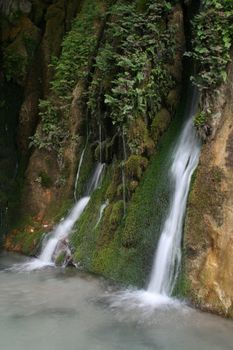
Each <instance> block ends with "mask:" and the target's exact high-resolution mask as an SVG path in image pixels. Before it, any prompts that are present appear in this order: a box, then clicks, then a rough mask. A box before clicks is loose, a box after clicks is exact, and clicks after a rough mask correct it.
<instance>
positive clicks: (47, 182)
mask: <svg viewBox="0 0 233 350" xmlns="http://www.w3.org/2000/svg"><path fill="white" fill-rule="evenodd" d="M38 179H39V182H40V184H41V186H42V187H44V188H50V187H51V186H52V185H53V181H52V179H51V178H50V177H49V175H48V174H47V173H46V172H45V171H41V172H40V173H39V178H38Z"/></svg>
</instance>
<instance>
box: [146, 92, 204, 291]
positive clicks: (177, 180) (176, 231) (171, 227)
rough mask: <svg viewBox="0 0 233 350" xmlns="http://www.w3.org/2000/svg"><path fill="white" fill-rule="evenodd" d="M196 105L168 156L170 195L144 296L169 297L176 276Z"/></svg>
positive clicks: (195, 156)
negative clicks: (170, 154) (170, 162)
mask: <svg viewBox="0 0 233 350" xmlns="http://www.w3.org/2000/svg"><path fill="white" fill-rule="evenodd" d="M197 102H198V98H197V95H196V94H194V95H193V101H192V103H191V105H190V107H189V110H188V111H187V114H188V116H187V117H188V120H187V122H186V124H185V126H184V128H183V131H182V133H181V135H180V137H179V139H178V142H177V144H176V147H175V149H174V152H173V155H172V164H171V168H170V177H171V181H172V187H173V188H172V192H173V194H172V197H171V204H170V209H169V212H168V215H167V218H166V220H165V223H164V227H163V231H162V233H161V236H160V240H159V243H158V247H157V251H156V254H155V259H154V266H153V269H152V274H151V279H150V282H149V285H148V289H147V290H148V292H151V293H153V294H158V295H161V296H165V297H166V296H171V294H172V291H173V288H174V285H175V283H176V279H177V276H178V273H179V267H180V262H181V240H182V228H183V219H184V215H185V210H186V203H187V197H188V192H189V186H190V181H191V177H192V174H193V172H194V170H195V169H196V167H197V164H198V160H199V153H200V142H199V140H198V138H197V135H196V132H195V128H194V126H193V116H194V115H195V113H196V110H197Z"/></svg>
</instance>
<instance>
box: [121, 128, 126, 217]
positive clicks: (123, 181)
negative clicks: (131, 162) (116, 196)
mask: <svg viewBox="0 0 233 350" xmlns="http://www.w3.org/2000/svg"><path fill="white" fill-rule="evenodd" d="M122 143H123V155H124V163H125V162H126V159H127V154H126V144H125V134H124V130H122ZM124 167H125V164H124V165H123V166H122V187H123V203H124V215H125V213H126V186H125V168H124Z"/></svg>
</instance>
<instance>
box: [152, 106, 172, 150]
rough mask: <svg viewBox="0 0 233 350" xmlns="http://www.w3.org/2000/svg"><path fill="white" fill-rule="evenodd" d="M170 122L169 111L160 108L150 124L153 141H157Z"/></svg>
mask: <svg viewBox="0 0 233 350" xmlns="http://www.w3.org/2000/svg"><path fill="white" fill-rule="evenodd" d="M170 122H171V114H170V112H169V111H168V110H167V109H165V108H162V109H161V110H160V111H159V112H158V114H157V115H156V116H155V117H154V119H153V122H152V125H151V136H152V138H153V140H154V142H155V144H157V143H158V140H159V138H160V137H161V135H162V134H163V133H164V131H165V130H166V129H167V128H168V125H169V124H170Z"/></svg>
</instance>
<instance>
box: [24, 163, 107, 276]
mask: <svg viewBox="0 0 233 350" xmlns="http://www.w3.org/2000/svg"><path fill="white" fill-rule="evenodd" d="M103 169H104V164H100V163H99V164H98V165H97V167H96V169H95V172H94V174H93V176H92V178H91V181H90V183H89V186H88V189H87V192H86V194H85V196H84V197H83V198H81V199H80V200H79V201H78V202H76V203H75V205H74V207H73V208H72V209H71V211H70V213H69V215H68V216H67V217H66V218H65V219H64V220H63V221H61V222H60V223H59V224H58V225H57V227H56V228H55V229H54V231H52V232H51V233H50V238H49V239H46V238H45V243H44V244H43V245H42V251H41V254H40V255H39V258H38V259H35V260H33V261H32V262H30V263H28V264H26V265H27V266H26V265H25V266H24V267H25V268H26V269H27V270H33V269H36V268H40V267H43V266H46V265H53V255H54V253H55V251H56V247H57V245H58V243H59V242H60V241H63V240H65V239H66V238H67V237H68V236H69V234H70V233H71V231H72V229H73V227H74V224H75V223H76V222H77V221H78V219H79V218H80V216H81V215H82V213H83V211H84V209H85V208H86V206H87V204H88V203H89V201H90V198H91V194H92V192H93V191H94V190H95V189H96V188H97V187H98V185H99V183H100V180H101V174H102V172H103Z"/></svg>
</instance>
